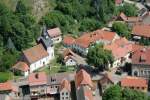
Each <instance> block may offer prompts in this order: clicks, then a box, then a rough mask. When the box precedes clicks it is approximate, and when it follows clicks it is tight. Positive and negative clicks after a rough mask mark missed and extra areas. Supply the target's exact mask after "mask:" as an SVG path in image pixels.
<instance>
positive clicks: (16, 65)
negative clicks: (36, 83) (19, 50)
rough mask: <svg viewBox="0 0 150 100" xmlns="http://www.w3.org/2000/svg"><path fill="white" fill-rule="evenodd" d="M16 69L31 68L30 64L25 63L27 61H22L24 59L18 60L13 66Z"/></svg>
mask: <svg viewBox="0 0 150 100" xmlns="http://www.w3.org/2000/svg"><path fill="white" fill-rule="evenodd" d="M13 68H14V69H17V70H20V71H23V72H25V71H28V70H29V66H28V65H27V64H26V63H25V62H22V61H19V62H17V63H16V64H15V65H14V66H13Z"/></svg>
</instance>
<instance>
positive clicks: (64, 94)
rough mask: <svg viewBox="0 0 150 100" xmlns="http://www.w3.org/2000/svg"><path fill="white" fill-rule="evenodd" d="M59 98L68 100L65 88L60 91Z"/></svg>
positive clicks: (68, 96) (68, 94) (67, 92)
mask: <svg viewBox="0 0 150 100" xmlns="http://www.w3.org/2000/svg"><path fill="white" fill-rule="evenodd" d="M60 100H70V93H69V91H67V90H66V89H62V90H61V91H60Z"/></svg>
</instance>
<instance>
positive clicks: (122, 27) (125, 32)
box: [112, 22, 131, 39]
mask: <svg viewBox="0 0 150 100" xmlns="http://www.w3.org/2000/svg"><path fill="white" fill-rule="evenodd" d="M112 30H113V31H115V32H117V33H118V35H120V36H123V37H126V38H128V39H130V37H131V34H130V31H129V29H128V26H127V24H126V23H122V22H114V23H113V25H112Z"/></svg>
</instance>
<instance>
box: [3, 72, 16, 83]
mask: <svg viewBox="0 0 150 100" xmlns="http://www.w3.org/2000/svg"><path fill="white" fill-rule="evenodd" d="M12 78H13V74H12V73H11V72H0V82H5V81H7V80H10V79H12Z"/></svg>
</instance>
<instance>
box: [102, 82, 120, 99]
mask: <svg viewBox="0 0 150 100" xmlns="http://www.w3.org/2000/svg"><path fill="white" fill-rule="evenodd" d="M121 92H122V90H121V88H120V86H118V85H114V86H111V87H110V88H108V89H106V90H105V92H104V94H103V97H102V100H122V93H121Z"/></svg>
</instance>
